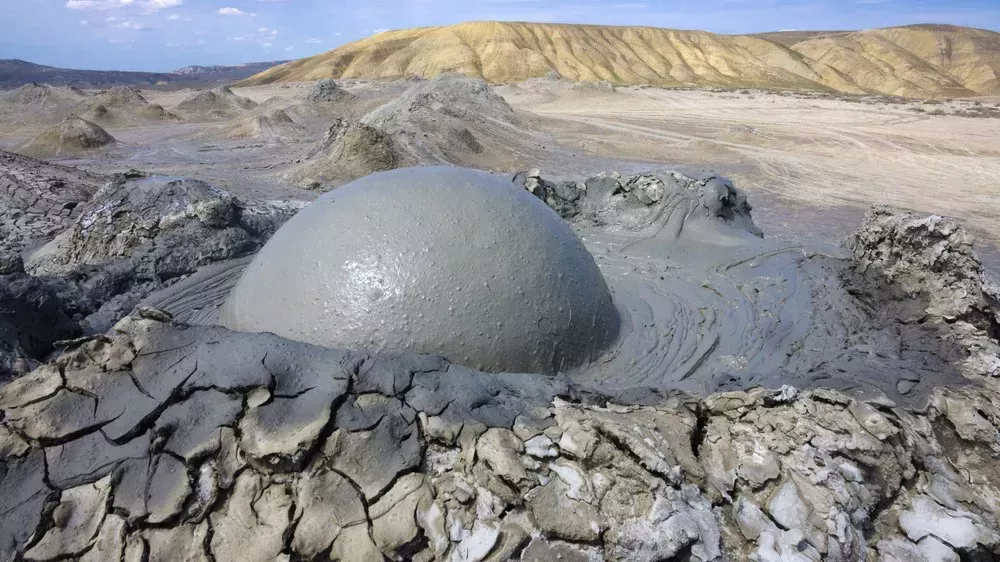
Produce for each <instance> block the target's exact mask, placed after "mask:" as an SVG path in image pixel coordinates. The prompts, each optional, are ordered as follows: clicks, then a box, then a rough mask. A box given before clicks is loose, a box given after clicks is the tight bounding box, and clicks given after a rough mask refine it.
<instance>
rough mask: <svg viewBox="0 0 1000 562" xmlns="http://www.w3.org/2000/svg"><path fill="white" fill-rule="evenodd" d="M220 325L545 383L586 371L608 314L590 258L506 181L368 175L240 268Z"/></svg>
mask: <svg viewBox="0 0 1000 562" xmlns="http://www.w3.org/2000/svg"><path fill="white" fill-rule="evenodd" d="M221 321H222V324H223V325H224V326H226V327H229V328H231V329H236V330H240V331H246V332H272V333H275V334H278V335H281V336H284V337H286V338H290V339H296V340H300V341H306V342H309V343H314V344H319V345H323V346H327V347H334V348H345V349H358V348H361V349H368V350H374V351H381V350H405V351H414V352H419V353H429V354H438V355H444V356H445V357H447V358H448V359H450V360H451V361H453V362H456V363H460V364H463V365H466V366H469V367H474V368H477V369H481V370H487V371H494V372H497V371H507V372H530V373H546V374H553V373H556V372H560V371H565V370H569V369H571V368H573V367H577V366H581V365H584V364H587V363H590V362H592V361H594V360H596V359H597V358H598V357H600V356H601V354H602V353H603V352H604V351H605V350H606V349H607V348H608V346H609V345H610V344H611V343H612V342H613V341H614V340H615V338H616V337H617V335H618V329H619V318H618V312H617V310H616V309H615V306H614V303H613V302H612V298H611V293H610V291H609V290H608V286H607V285H606V284H605V281H604V277H603V276H602V275H601V272H600V270H598V268H597V264H596V263H595V262H594V258H593V256H591V255H590V253H589V252H588V251H587V249H586V248H584V246H583V244H582V243H581V242H580V239H579V238H577V236H576V234H575V233H574V232H573V231H572V229H571V228H570V227H569V226H568V225H567V224H566V223H565V222H564V221H562V220H561V219H560V218H559V216H558V215H556V214H555V213H554V212H553V211H552V210H551V209H549V208H548V207H546V206H545V204H544V203H542V202H541V201H539V200H538V199H537V198H535V197H534V196H532V195H531V194H529V193H528V192H526V191H525V190H523V189H521V188H519V187H516V186H515V185H513V184H512V183H511V182H510V181H509V179H508V178H504V177H502V176H496V175H492V174H489V173H486V172H479V171H475V170H467V169H461V168H443V167H431V168H408V169H401V170H393V171H390V172H383V173H379V174H373V175H370V176H367V177H365V178H362V179H361V180H358V181H356V182H353V183H351V184H349V185H346V186H344V187H342V188H340V189H337V190H334V191H332V192H330V193H328V194H326V195H325V196H323V197H321V198H320V199H318V200H317V201H316V202H314V203H313V204H312V205H310V206H309V207H307V208H306V209H305V210H303V211H302V212H301V213H299V214H298V215H296V216H295V217H294V218H293V219H292V220H290V221H289V222H288V223H286V224H285V226H283V227H282V228H281V229H280V230H279V231H278V232H277V233H276V234H275V235H274V237H273V238H271V240H270V241H269V242H268V243H267V245H266V246H265V247H264V249H262V250H261V252H260V253H259V254H257V257H256V258H255V259H254V261H253V263H252V264H251V265H250V266H249V267H248V268H247V270H246V272H245V273H244V274H243V277H242V278H241V279H240V281H239V282H238V283H237V285H236V287H235V288H234V289H233V291H232V293H231V294H230V296H229V298H228V301H227V302H226V304H225V305H224V307H223V310H222V314H221Z"/></svg>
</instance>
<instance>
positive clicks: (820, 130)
mask: <svg viewBox="0 0 1000 562" xmlns="http://www.w3.org/2000/svg"><path fill="white" fill-rule="evenodd" d="M341 83H342V84H343V85H344V86H345V89H346V90H347V91H349V92H352V93H355V94H356V95H357V100H358V101H356V102H355V103H353V104H350V103H348V104H336V108H334V109H328V110H326V113H323V114H317V113H315V112H300V113H299V114H296V113H295V112H294V108H295V107H301V106H302V105H303V103H304V102H305V97H306V94H307V92H308V91H309V88H310V87H312V85H313V83H311V82H302V83H290V84H280V85H278V84H272V85H264V86H250V87H242V88H234V89H233V92H235V94H236V95H238V96H244V97H246V98H249V99H252V100H254V101H255V102H257V103H259V104H261V105H260V106H258V107H257V108H254V109H251V110H247V111H241V112H240V115H235V116H233V119H232V120H231V121H230V120H227V121H222V122H220V121H218V120H209V119H198V118H188V119H185V120H184V121H167V122H155V123H149V122H147V123H138V124H137V123H129V124H128V126H125V127H115V126H106V127H105V128H106V129H107V130H108V131H109V132H110V133H111V134H112V135H113V136H114V137H115V138H116V139H118V141H119V143H118V146H117V147H116V148H115V149H113V150H110V151H104V152H97V153H90V154H87V155H86V156H85V157H81V158H76V159H69V160H65V159H64V161H65V162H66V163H69V164H71V165H79V166H82V167H84V168H87V169H94V170H95V171H101V172H113V171H121V170H122V169H123V168H128V167H135V168H139V169H143V170H145V171H148V172H154V173H165V174H176V175H185V176H192V177H199V178H202V179H205V180H206V181H210V182H214V183H216V184H217V185H219V186H220V187H224V188H226V189H230V190H233V191H235V192H237V193H240V192H243V193H248V194H251V193H252V194H255V195H259V196H264V197H267V198H276V197H277V198H283V197H287V198H292V199H303V200H310V199H312V198H314V197H315V196H316V195H317V194H316V192H314V191H309V190H304V189H301V188H299V187H298V186H296V185H294V183H293V182H290V181H288V180H286V179H285V178H283V177H282V174H281V172H282V171H283V170H284V169H286V168H289V167H291V166H293V165H294V164H295V163H296V161H301V160H303V159H306V158H307V157H308V155H309V154H310V152H311V151H312V150H313V149H314V147H315V146H316V144H317V143H319V142H320V141H322V138H323V134H324V132H325V131H326V130H327V127H328V126H329V124H330V122H331V121H332V120H334V119H336V118H338V117H343V118H345V119H348V120H350V119H356V118H357V117H358V116H359V115H360V114H361V113H363V112H365V111H368V110H370V109H372V108H375V107H378V106H379V105H381V104H383V103H386V102H387V101H390V100H392V99H395V98H396V97H397V96H398V95H399V94H400V93H401V92H402V91H403V90H404V89H405V88H406V86H407V84H406V82H405V81H372V80H343V81H341ZM494 88H495V89H496V91H497V92H498V93H499V94H500V95H502V96H503V97H504V98H505V99H506V100H507V101H508V102H509V103H510V104H511V106H512V107H514V109H515V110H516V111H517V113H518V114H520V115H521V116H522V117H523V118H524V119H525V127H524V131H523V133H524V134H523V136H522V137H521V138H516V139H514V142H513V143H509V144H515V145H518V146H513V147H509V148H511V149H512V152H513V155H508V156H507V157H505V158H502V159H495V160H493V161H479V162H476V164H477V165H478V166H479V167H485V168H491V169H494V170H502V171H510V172H513V171H517V170H518V169H530V168H538V169H540V170H541V171H542V172H543V173H545V174H547V175H550V176H555V177H565V178H567V179H579V178H582V177H585V175H587V174H591V173H597V172H599V171H604V170H609V169H620V170H621V171H623V172H626V171H641V170H643V169H649V168H655V167H681V168H687V167H690V168H693V169H709V170H711V171H715V172H718V173H720V174H723V175H726V176H728V177H730V178H732V179H733V180H734V181H735V182H736V184H737V185H739V186H740V187H741V188H744V189H746V191H747V192H748V194H749V197H750V201H751V203H752V204H754V206H755V210H754V215H755V218H756V219H757V220H758V222H759V223H760V224H761V225H762V227H763V228H764V230H765V232H766V233H768V235H769V236H780V237H788V238H795V239H802V238H805V239H807V240H812V241H826V242H830V243H836V242H838V241H839V240H840V239H841V238H842V237H843V236H845V235H846V234H848V233H849V232H850V231H851V230H852V229H853V228H854V227H855V225H856V224H857V223H858V221H859V220H860V218H861V216H862V215H863V214H864V212H865V210H866V209H867V208H868V207H870V206H871V205H872V204H875V203H887V204H891V205H894V206H897V207H901V208H906V209H912V210H915V211H921V212H929V213H938V214H943V215H948V216H953V217H955V218H958V219H961V220H962V221H963V222H965V223H966V224H967V225H968V226H969V227H970V229H971V230H972V231H973V232H974V233H975V234H976V236H977V239H978V241H979V242H980V252H981V253H983V254H984V255H985V256H986V257H987V261H988V262H989V265H990V266H991V268H992V264H993V262H995V260H994V259H993V257H994V256H995V255H996V251H995V250H994V248H995V247H996V245H997V243H998V242H1000V233H997V231H996V229H995V224H996V221H997V220H998V218H1000V202H998V200H997V198H996V185H997V184H996V178H997V177H1000V98H997V97H981V98H976V99H964V100H951V101H924V100H902V99H899V98H889V97H883V96H854V95H842V94H828V93H814V92H801V93H792V92H767V91H759V90H682V89H664V88H655V87H621V88H609V87H599V86H597V85H596V84H595V85H593V86H592V87H580V85H579V84H574V83H572V82H569V81H565V80H551V79H530V80H527V81H525V82H521V83H518V84H511V85H503V86H494ZM142 95H143V96H144V97H145V98H146V99H147V100H148V101H149V103H150V104H158V105H161V106H163V107H165V108H167V109H168V110H172V108H174V107H176V106H177V105H178V104H180V103H181V102H182V101H183V100H184V99H185V97H187V96H191V92H190V91H186V90H185V91H175V92H163V91H153V90H149V91H146V90H144V91H142ZM277 109H286V110H288V112H289V114H290V115H292V116H293V120H294V121H296V123H297V124H298V126H299V127H298V128H297V129H294V130H291V131H286V133H287V134H283V135H280V137H281V138H276V137H275V136H274V135H267V134H264V135H262V134H261V132H260V131H250V132H248V133H247V134H245V135H244V134H243V133H234V132H233V130H234V129H232V127H233V122H242V121H245V120H246V116H254V115H264V114H266V112H267V111H274V110H277ZM42 112H43V114H41V115H38V116H36V117H35V118H34V119H33V120H32V121H31V122H27V123H24V124H22V125H20V126H16V127H15V126H11V127H6V128H4V131H3V134H2V135H0V148H4V149H6V150H14V149H16V147H17V146H18V145H19V144H20V143H23V142H24V141H25V140H27V139H28V138H30V137H31V136H32V135H33V134H35V133H37V132H38V130H40V129H41V128H44V127H45V126H51V124H52V123H54V122H56V121H58V120H59V119H61V118H63V117H65V110H64V111H63V112H62V113H60V112H59V111H57V110H55V109H51V108H50V109H45V110H42ZM974 116H975V117H974ZM241 120H242V121H241ZM508 141H509V139H508Z"/></svg>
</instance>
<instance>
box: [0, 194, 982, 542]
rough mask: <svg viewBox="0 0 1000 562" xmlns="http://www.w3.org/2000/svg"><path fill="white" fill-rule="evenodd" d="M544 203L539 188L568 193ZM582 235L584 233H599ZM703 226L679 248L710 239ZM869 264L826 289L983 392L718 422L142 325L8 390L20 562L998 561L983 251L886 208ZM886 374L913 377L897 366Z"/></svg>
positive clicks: (425, 365) (708, 415) (844, 397)
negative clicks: (952, 360)
mask: <svg viewBox="0 0 1000 562" xmlns="http://www.w3.org/2000/svg"><path fill="white" fill-rule="evenodd" d="M535 179H536V180H538V182H537V183H538V185H535V183H536V182H533V181H532V180H531V178H530V177H529V178H528V179H527V180H525V181H526V184H527V185H528V186H529V188H530V187H531V186H534V187H535V191H536V192H539V191H541V192H542V194H543V195H544V191H545V190H544V189H541V188H546V184H544V183H542V182H541V181H540V178H537V177H536V178H535ZM647 180H648V178H647ZM602 181H603V180H602ZM615 181H619V180H617V179H615ZM649 181H651V180H649ZM626 183H630V184H631V185H636V183H635V182H632V181H631V180H626ZM709 184H710V182H706V183H704V185H702V187H706V186H708V185H709ZM643 185H648V184H643ZM567 187H568V186H562V188H563V191H562V192H563V193H566V191H565V188H567ZM593 187H594V186H592V187H591V193H592V192H593ZM643 189H644V190H645V191H644V193H646V194H647V195H648V193H649V190H648V189H646V188H643ZM629 193H631V192H629ZM636 198H637V199H638V198H639V195H636ZM626 199H627V198H626ZM564 202H565V201H564ZM626 203H627V202H626ZM640 203H641V201H640ZM627 204H628V205H632V203H627ZM643 204H644V203H643ZM598 207H599V208H598V211H599V210H600V209H603V208H604V207H600V206H598ZM636 209H639V210H640V211H641V210H642V209H641V208H639V207H636ZM565 210H566V209H565V208H564V211H565ZM577 210H578V211H579V213H578V214H579V216H580V217H581V218H580V220H582V221H587V220H591V218H592V217H593V216H599V215H600V214H601V213H600V212H597V211H594V209H593V208H591V209H588V208H582V209H577ZM620 210H621V209H619V211H620ZM626 214H627V213H626ZM624 215H625V214H623V213H621V212H617V213H616V215H615V216H619V217H620V216H624ZM605 216H607V215H605ZM733 217H734V218H735V215H733ZM728 222H732V221H728ZM696 223H697V221H695V224H691V223H688V224H686V225H684V227H683V228H681V229H680V230H679V231H676V232H679V234H678V236H677V238H676V241H680V242H683V241H684V239H685V237H688V236H690V235H691V232H692V231H693V232H698V228H703V227H704V225H702V226H701V227H699V226H698V225H697V224H696ZM713 224H714V223H713ZM751 224H752V223H751ZM744 227H745V228H749V225H744ZM581 228H583V229H584V230H583V232H587V231H586V229H587V228H589V227H587V226H586V225H583V226H582V227H581ZM685 229H687V231H688V233H687V234H685V233H684V231H685ZM744 232H746V234H747V235H748V236H751V237H753V238H756V237H755V236H754V234H753V232H747V231H746V230H744ZM851 253H852V257H851V259H850V260H849V261H845V260H846V258H838V260H839V261H837V260H834V259H833V258H825V259H829V260H833V261H836V262H837V263H839V265H840V267H842V268H844V269H843V270H842V271H841V272H840V273H841V274H842V275H845V276H847V275H849V276H850V277H847V278H844V279H841V278H839V277H829V283H830V286H829V287H827V289H830V290H832V289H833V288H837V287H839V288H840V289H839V290H846V289H844V287H845V286H849V287H850V290H851V292H852V295H855V298H857V299H858V301H859V302H861V303H864V302H865V301H871V302H873V303H881V307H882V308H881V309H880V310H878V311H875V312H873V311H871V310H867V311H866V309H862V312H865V313H866V314H868V319H869V321H870V322H874V323H875V324H876V325H877V322H876V321H877V320H878V317H879V315H880V314H881V315H882V319H883V321H884V322H886V323H887V325H892V326H895V329H897V330H900V331H899V332H898V334H897V336H898V337H899V338H901V339H902V340H906V341H909V342H911V343H912V341H914V338H917V339H919V337H923V338H925V340H924V341H925V343H927V342H931V341H938V342H944V343H941V344H940V345H945V344H947V345H949V346H953V347H954V348H955V349H957V350H959V351H960V352H961V353H960V358H961V359H962V360H961V361H958V360H956V365H955V369H956V373H955V376H958V377H961V378H962V380H963V381H965V384H964V385H962V386H958V387H952V388H943V387H935V386H934V385H928V388H926V390H924V391H922V394H921V395H922V397H923V401H922V404H921V405H920V406H919V407H917V408H913V407H906V406H905V404H903V403H898V402H896V401H894V400H892V399H890V398H889V397H888V396H887V395H884V394H879V395H878V396H865V395H864V393H858V392H856V389H853V388H850V389H847V390H848V392H847V393H842V392H840V391H837V390H832V389H828V388H816V389H811V390H801V389H797V388H796V387H795V386H793V385H784V386H780V387H775V388H772V389H764V388H755V389H751V390H737V391H728V392H715V393H711V394H707V395H705V396H704V397H696V396H692V395H690V394H687V393H685V392H683V391H681V390H677V389H676V388H649V387H648V386H643V385H642V384H641V381H639V382H637V383H636V384H634V385H632V386H629V385H628V384H627V383H626V382H621V381H620V382H618V383H616V385H615V387H614V388H612V389H611V390H610V391H609V388H608V387H607V386H606V385H602V384H601V381H596V382H594V381H588V380H586V379H580V378H574V379H570V378H567V377H540V376H537V375H530V374H509V373H506V374H488V373H482V372H477V371H474V370H471V369H468V368H465V367H461V366H458V365H454V364H451V363H449V362H448V361H446V360H444V359H443V358H440V357H434V356H426V355H413V354H381V355H371V354H366V353H361V352H356V351H345V350H335V349H328V348H322V347H316V346H312V345H309V344H306V343H301V342H294V341H290V340H285V339H282V338H279V337H277V336H274V335H270V334H246V333H238V332H231V331H228V330H226V329H224V328H220V327H215V326H190V325H185V324H179V323H174V322H172V321H171V320H170V317H169V315H167V314H165V313H163V312H160V311H156V310H151V309H140V311H139V313H138V314H137V315H133V316H129V317H127V318H125V319H124V320H122V321H121V322H119V323H118V324H117V325H116V326H115V329H114V331H113V333H112V334H111V335H100V336H94V337H91V338H89V339H85V340H82V341H79V342H76V343H73V344H71V345H70V346H69V349H67V351H66V352H64V353H63V355H62V356H61V357H59V358H58V359H57V360H55V361H53V362H51V363H49V364H46V365H43V366H41V367H39V368H38V369H36V370H35V371H33V372H32V373H31V374H29V375H27V376H26V377H23V378H20V379H18V380H16V381H14V382H12V383H10V384H8V385H7V386H6V387H4V388H3V389H2V390H0V497H2V498H3V499H4V502H3V504H2V505H3V508H2V509H3V513H2V517H0V521H2V527H0V552H2V553H3V558H4V559H14V560H55V559H66V558H73V559H82V560H174V559H185V560H303V559H309V560H316V559H331V560H364V561H367V560H385V559H397V560H507V559H520V560H552V559H556V558H558V559H563V560H601V559H605V560H667V559H687V560H743V559H748V558H749V559H755V560H796V561H798V560H802V561H808V560H820V559H824V558H825V559H832V560H899V561H903V560H906V561H912V560H926V561H932V560H959V559H967V560H988V559H991V558H992V557H995V556H997V555H998V553H1000V523H998V521H997V516H996V514H997V513H998V512H1000V486H998V484H997V482H998V480H1000V479H998V477H1000V465H998V463H997V461H996V459H997V455H998V454H1000V449H998V447H1000V445H998V443H1000V440H998V427H1000V408H998V406H997V404H1000V386H998V384H1000V383H998V379H997V378H996V377H995V373H996V370H995V369H996V357H997V344H996V339H995V333H996V321H997V312H996V311H997V308H996V302H997V299H996V295H997V291H996V288H995V286H994V285H992V284H991V283H990V282H989V281H988V280H986V279H985V278H983V277H982V274H981V271H980V269H981V268H980V266H979V263H978V260H976V259H975V257H974V255H973V254H972V253H971V246H970V245H969V244H968V238H967V236H966V235H965V233H964V231H963V230H962V229H961V228H960V227H958V225H957V224H956V223H954V221H950V220H946V219H940V218H938V217H929V218H928V217H920V216H913V215H909V214H905V213H895V212H892V211H890V210H888V209H885V208H877V209H874V210H873V211H871V212H870V213H869V215H868V216H867V217H866V220H865V222H864V223H863V224H862V227H861V229H860V230H859V232H858V233H857V235H856V236H855V239H854V241H853V245H852V247H851ZM609 255H611V254H609ZM775 255H780V252H779V253H778V254H775ZM608 259H609V260H612V259H614V260H619V259H621V260H623V259H624V258H621V257H618V258H608ZM685 259H687V258H685ZM612 263H614V262H612ZM682 263H684V262H682ZM686 263H689V264H690V263H695V262H693V261H690V260H689V261H688V262H686ZM821 263H824V262H821ZM821 269H822V268H821ZM213 275H216V276H218V275H223V276H224V275H225V274H224V273H220V272H216V273H214V274H213ZM613 275H614V273H613V272H612V273H611V274H610V276H611V278H612V279H613ZM208 278H212V276H208ZM838 279H841V280H840V281H838ZM196 281H197V279H196ZM195 284H196V285H197V283H195ZM612 285H613V284H612ZM818 302H820V303H822V302H823V301H822V299H820V300H819V301H818ZM859 306H861V305H859ZM859 314H860V312H859ZM907 330H917V331H922V332H923V335H920V334H919V333H917V332H907ZM831 337H832V336H831ZM925 351H926V350H925ZM867 353H868V354H869V355H871V354H872V353H875V356H876V357H879V358H881V359H880V360H881V361H882V364H883V365H889V366H890V367H891V368H897V369H898V368H899V365H900V364H899V363H897V364H896V366H895V367H892V365H893V363H891V361H888V359H891V357H890V356H889V355H888V354H887V353H886V352H885V350H877V351H874V352H873V351H869V352H867ZM907 353H909V352H908V351H906V350H905V349H903V353H902V354H901V355H900V356H899V357H897V359H903V358H905V357H906V354H907ZM956 353H958V351H957V352H956ZM991 358H992V360H993V362H992V363H991V362H990V359H991ZM622 372H623V373H625V374H626V375H627V374H628V373H627V372H626V371H624V370H623V371H622ZM625 380H627V379H625Z"/></svg>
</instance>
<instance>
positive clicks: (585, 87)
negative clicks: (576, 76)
mask: <svg viewBox="0 0 1000 562" xmlns="http://www.w3.org/2000/svg"><path fill="white" fill-rule="evenodd" d="M573 89H574V90H576V91H578V92H601V93H605V94H613V93H615V92H616V91H617V90H616V89H615V85H614V84H612V83H611V82H608V81H607V80H601V81H599V82H587V81H582V82H577V83H576V84H573Z"/></svg>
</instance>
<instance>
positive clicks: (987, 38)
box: [240, 22, 1000, 97]
mask: <svg viewBox="0 0 1000 562" xmlns="http://www.w3.org/2000/svg"><path fill="white" fill-rule="evenodd" d="M552 71H556V72H558V73H559V74H561V75H562V76H564V77H566V78H569V79H571V80H588V81H598V80H607V81H609V82H612V83H614V84H618V85H637V84H650V85H656V86H668V87H699V88H708V87H722V88H768V89H803V88H805V89H821V90H835V91H840V92H849V93H865V92H869V93H881V94H888V95H897V96H907V97H960V96H974V95H998V94H1000V78H998V76H1000V33H995V32H992V31H986V30H979V29H971V28H963V27H954V26H933V25H921V26H907V27H896V28H886V29H875V30H867V31H856V32H790V33H770V34H758V35H716V34H714V33H708V32H705V31H680V30H674V29H663V28H656V27H611V26H595V25H571V24H543V23H518V22H471V23H462V24H458V25H451V26H447V27H425V28H417V29H405V30H399V31H387V32H384V33H379V34H377V35H373V36H371V37H368V38H366V39H362V40H360V41H356V42H354V43H350V44H347V45H344V46H342V47H339V48H337V49H334V50H332V51H329V52H326V53H322V54H319V55H316V56H313V57H309V58H305V59H301V60H297V61H292V62H289V63H286V64H283V65H280V66H277V67H274V68H271V69H269V70H266V71H264V72H262V73H260V74H257V75H256V76H253V77H251V78H249V79H247V80H244V81H243V82H241V83H240V85H243V86H248V85H259V84H269V83H273V82H294V81H305V80H318V79H321V78H401V77H405V76H412V75H416V76H422V77H425V78H432V77H434V76H437V75H439V74H442V73H446V72H458V73H462V74H466V75H470V76H476V77H481V78H484V79H486V80H487V81H489V82H492V83H509V82H519V81H522V80H526V79H528V78H535V77H542V76H545V75H547V74H549V73H550V72H552Z"/></svg>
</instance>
